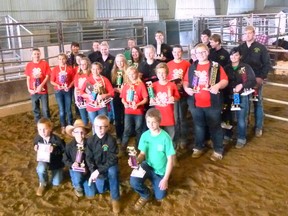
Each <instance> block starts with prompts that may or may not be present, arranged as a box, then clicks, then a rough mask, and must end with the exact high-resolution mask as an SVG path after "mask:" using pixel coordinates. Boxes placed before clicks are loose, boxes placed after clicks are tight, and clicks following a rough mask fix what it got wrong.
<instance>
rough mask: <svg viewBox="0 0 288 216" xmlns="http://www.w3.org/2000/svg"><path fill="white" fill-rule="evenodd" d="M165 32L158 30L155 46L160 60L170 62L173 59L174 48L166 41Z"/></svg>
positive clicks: (157, 57)
mask: <svg viewBox="0 0 288 216" xmlns="http://www.w3.org/2000/svg"><path fill="white" fill-rule="evenodd" d="M164 40H165V38H164V32H162V31H157V32H156V33H155V42H156V44H154V47H155V49H156V59H157V60H158V61H160V62H166V63H167V62H169V61H171V60H172V59H173V55H172V48H171V47H170V46H169V45H168V44H166V43H164Z"/></svg>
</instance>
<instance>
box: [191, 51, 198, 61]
mask: <svg viewBox="0 0 288 216" xmlns="http://www.w3.org/2000/svg"><path fill="white" fill-rule="evenodd" d="M190 55H191V59H193V61H196V60H197V58H196V50H195V49H191V51H190Z"/></svg>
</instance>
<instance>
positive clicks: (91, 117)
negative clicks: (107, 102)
mask: <svg viewBox="0 0 288 216" xmlns="http://www.w3.org/2000/svg"><path fill="white" fill-rule="evenodd" d="M107 113H108V112H107V107H103V108H102V109H100V110H98V111H94V112H89V111H88V117H89V120H90V122H91V124H92V125H94V119H95V118H96V117H97V116H98V115H107ZM92 132H93V134H95V133H94V126H93V127H92Z"/></svg>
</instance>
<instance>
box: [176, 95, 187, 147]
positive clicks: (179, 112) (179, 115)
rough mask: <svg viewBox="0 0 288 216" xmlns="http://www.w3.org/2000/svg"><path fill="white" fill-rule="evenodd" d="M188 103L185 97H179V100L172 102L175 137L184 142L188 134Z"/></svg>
mask: <svg viewBox="0 0 288 216" xmlns="http://www.w3.org/2000/svg"><path fill="white" fill-rule="evenodd" d="M187 112H188V104H187V98H185V97H184V98H180V100H179V101H176V102H175V103H174V118H175V123H176V125H175V138H174V140H175V141H176V143H177V142H178V141H181V142H184V143H186V141H187V134H188V124H187Z"/></svg>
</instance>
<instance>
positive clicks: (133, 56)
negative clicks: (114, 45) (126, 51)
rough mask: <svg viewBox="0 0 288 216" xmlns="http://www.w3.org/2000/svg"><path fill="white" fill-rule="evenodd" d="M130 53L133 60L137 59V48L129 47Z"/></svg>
mask: <svg viewBox="0 0 288 216" xmlns="http://www.w3.org/2000/svg"><path fill="white" fill-rule="evenodd" d="M131 55H132V58H133V60H134V61H135V60H136V61H138V60H139V57H140V55H139V52H138V50H137V49H135V48H132V49H131Z"/></svg>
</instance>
